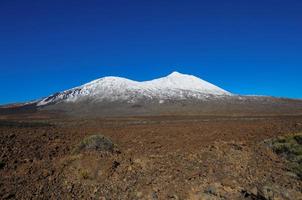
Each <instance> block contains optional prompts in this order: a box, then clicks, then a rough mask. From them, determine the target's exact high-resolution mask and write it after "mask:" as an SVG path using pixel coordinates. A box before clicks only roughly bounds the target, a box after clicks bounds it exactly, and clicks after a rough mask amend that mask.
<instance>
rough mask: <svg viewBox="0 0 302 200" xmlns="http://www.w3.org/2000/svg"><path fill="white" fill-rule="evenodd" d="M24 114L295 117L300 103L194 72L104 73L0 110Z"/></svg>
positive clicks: (300, 106) (299, 101) (301, 103)
mask: <svg viewBox="0 0 302 200" xmlns="http://www.w3.org/2000/svg"><path fill="white" fill-rule="evenodd" d="M40 111H41V112H40ZM29 112H31V113H33V112H36V113H45V112H46V113H59V114H67V115H73V116H129V115H132V116H135V115H192V114H194V115H251V114H252V115H288V114H290V115H292V114H295V115H296V114H302V101H301V100H294V99H286V98H274V97H268V96H240V95H235V94H232V93H230V92H228V91H226V90H224V89H221V88H219V87H217V86H215V85H213V84H211V83H209V82H206V81H204V80H202V79H200V78H197V77H195V76H192V75H186V74H181V73H178V72H173V73H171V74H169V75H168V76H166V77H163V78H158V79H154V80H151V81H143V82H138V81H133V80H129V79H125V78H120V77H113V76H109V77H104V78H100V79H97V80H94V81H91V82H89V83H87V84H84V85H82V86H79V87H75V88H72V89H69V90H66V91H63V92H58V93H56V94H53V95H51V96H49V97H46V98H44V99H42V100H37V101H34V102H30V103H26V104H18V105H10V106H3V107H1V106H0V114H18V113H29Z"/></svg>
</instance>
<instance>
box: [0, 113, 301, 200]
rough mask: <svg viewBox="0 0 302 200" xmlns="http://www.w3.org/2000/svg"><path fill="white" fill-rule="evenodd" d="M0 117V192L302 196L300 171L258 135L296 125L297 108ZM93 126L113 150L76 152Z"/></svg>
mask: <svg viewBox="0 0 302 200" xmlns="http://www.w3.org/2000/svg"><path fill="white" fill-rule="evenodd" d="M17 121H18V122H17ZM20 121H22V122H20ZM0 122H1V123H0V147H1V150H0V161H1V163H2V164H0V165H1V166H0V167H1V168H0V198H1V199H153V200H156V199H269V198H271V199H302V181H301V179H299V178H298V177H297V176H296V175H295V174H293V173H292V172H291V170H290V168H289V166H288V163H287V161H286V160H285V159H283V158H282V157H280V156H278V155H276V154H275V153H274V152H273V151H272V150H271V149H270V148H269V147H268V145H266V144H265V143H264V141H266V140H268V139H271V138H276V137H277V136H280V135H288V134H294V133H298V132H302V116H299V115H296V116H261V117H257V116H245V117H243V116H241V117H223V116H150V117H131V118H130V117H124V118H94V119H71V118H62V117H59V118H56V117H55V116H54V115H51V116H48V117H45V116H44V115H41V116H36V115H34V116H26V115H22V116H21V115H19V116H18V115H15V116H10V117H7V116H2V119H1V121H0ZM93 134H102V135H104V136H106V137H107V138H109V139H111V140H112V141H113V142H114V143H115V144H116V145H117V147H118V149H119V150H120V153H117V152H115V153H110V152H96V151H88V152H87V151H86V152H82V153H73V149H74V148H75V146H76V145H77V144H78V143H80V142H81V141H82V140H83V139H84V138H85V137H87V136H89V135H93ZM268 197H269V198H268Z"/></svg>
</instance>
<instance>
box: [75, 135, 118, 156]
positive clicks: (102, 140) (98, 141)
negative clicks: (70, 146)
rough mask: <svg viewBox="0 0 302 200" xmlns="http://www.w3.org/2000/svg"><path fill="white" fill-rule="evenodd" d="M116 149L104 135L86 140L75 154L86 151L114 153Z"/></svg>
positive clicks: (77, 148) (78, 146)
mask: <svg viewBox="0 0 302 200" xmlns="http://www.w3.org/2000/svg"><path fill="white" fill-rule="evenodd" d="M115 149H116V147H115V145H114V144H113V143H112V141H111V140H110V139H108V138H106V137H105V136H103V135H91V136H88V137H86V138H84V139H83V140H82V141H81V142H80V143H79V144H78V145H77V146H76V147H75V149H74V153H79V152H81V151H85V150H95V151H108V152H113V151H114V150H115Z"/></svg>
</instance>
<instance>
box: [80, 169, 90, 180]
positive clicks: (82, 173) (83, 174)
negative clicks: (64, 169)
mask: <svg viewBox="0 0 302 200" xmlns="http://www.w3.org/2000/svg"><path fill="white" fill-rule="evenodd" d="M79 174H80V176H81V178H82V179H89V173H88V171H86V170H80V171H79Z"/></svg>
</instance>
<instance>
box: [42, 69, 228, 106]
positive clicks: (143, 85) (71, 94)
mask: <svg viewBox="0 0 302 200" xmlns="http://www.w3.org/2000/svg"><path fill="white" fill-rule="evenodd" d="M207 95H215V96H226V95H228V96H229V95H232V94H231V93H229V92H227V91H225V90H223V89H221V88H219V87H217V86H215V85H213V84H211V83H208V82H206V81H204V80H202V79H200V78H197V77H195V76H192V75H186V74H181V73H178V72H173V73H171V74H170V75H168V76H166V77H163V78H159V79H154V80H151V81H143V82H138V81H132V80H129V79H125V78H120V77H104V78H100V79H97V80H94V81H92V82H89V83H87V84H84V85H82V86H79V87H76V88H73V89H70V90H66V91H64V92H60V93H56V94H54V95H51V96H49V97H47V98H45V99H43V100H41V101H40V102H38V106H45V105H49V104H56V103H62V102H74V103H76V102H83V101H91V102H104V101H106V102H114V101H126V102H128V103H135V102H138V101H140V100H142V99H145V100H153V101H154V100H156V101H160V102H163V101H165V100H171V99H173V100H184V99H191V98H194V99H203V98H205V97H207Z"/></svg>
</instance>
